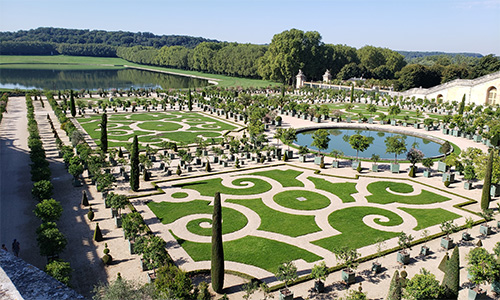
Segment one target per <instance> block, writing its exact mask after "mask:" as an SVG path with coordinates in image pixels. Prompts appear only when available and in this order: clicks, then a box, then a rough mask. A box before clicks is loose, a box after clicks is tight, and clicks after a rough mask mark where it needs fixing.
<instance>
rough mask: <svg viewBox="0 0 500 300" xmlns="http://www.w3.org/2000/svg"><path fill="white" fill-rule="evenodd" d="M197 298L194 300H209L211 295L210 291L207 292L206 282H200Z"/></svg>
mask: <svg viewBox="0 0 500 300" xmlns="http://www.w3.org/2000/svg"><path fill="white" fill-rule="evenodd" d="M198 291H199V292H198V296H197V297H196V300H211V299H212V295H211V294H210V291H209V290H208V283H207V282H206V281H202V282H200V284H198Z"/></svg>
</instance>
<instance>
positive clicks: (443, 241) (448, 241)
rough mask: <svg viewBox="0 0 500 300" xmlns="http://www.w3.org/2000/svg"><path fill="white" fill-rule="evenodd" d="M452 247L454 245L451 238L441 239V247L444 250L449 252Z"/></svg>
mask: <svg viewBox="0 0 500 300" xmlns="http://www.w3.org/2000/svg"><path fill="white" fill-rule="evenodd" d="M453 246H455V245H454V243H453V240H452V239H451V238H447V237H443V238H441V247H443V248H444V249H446V250H450V249H451V248H453Z"/></svg>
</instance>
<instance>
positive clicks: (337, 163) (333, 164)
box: [332, 160, 339, 168]
mask: <svg viewBox="0 0 500 300" xmlns="http://www.w3.org/2000/svg"><path fill="white" fill-rule="evenodd" d="M338 167H339V161H338V160H334V161H332V168H338Z"/></svg>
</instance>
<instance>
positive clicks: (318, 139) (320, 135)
mask: <svg viewBox="0 0 500 300" xmlns="http://www.w3.org/2000/svg"><path fill="white" fill-rule="evenodd" d="M312 138H313V142H312V143H311V146H313V147H316V148H318V149H319V154H320V155H321V150H326V149H328V143H329V142H330V134H329V133H328V131H326V130H325V129H318V130H316V131H315V132H314V133H313V136H312Z"/></svg>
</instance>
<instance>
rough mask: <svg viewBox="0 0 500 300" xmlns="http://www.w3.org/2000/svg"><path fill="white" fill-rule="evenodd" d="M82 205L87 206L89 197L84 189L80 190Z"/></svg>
mask: <svg viewBox="0 0 500 300" xmlns="http://www.w3.org/2000/svg"><path fill="white" fill-rule="evenodd" d="M82 206H89V199H88V197H87V192H85V191H82Z"/></svg>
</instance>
